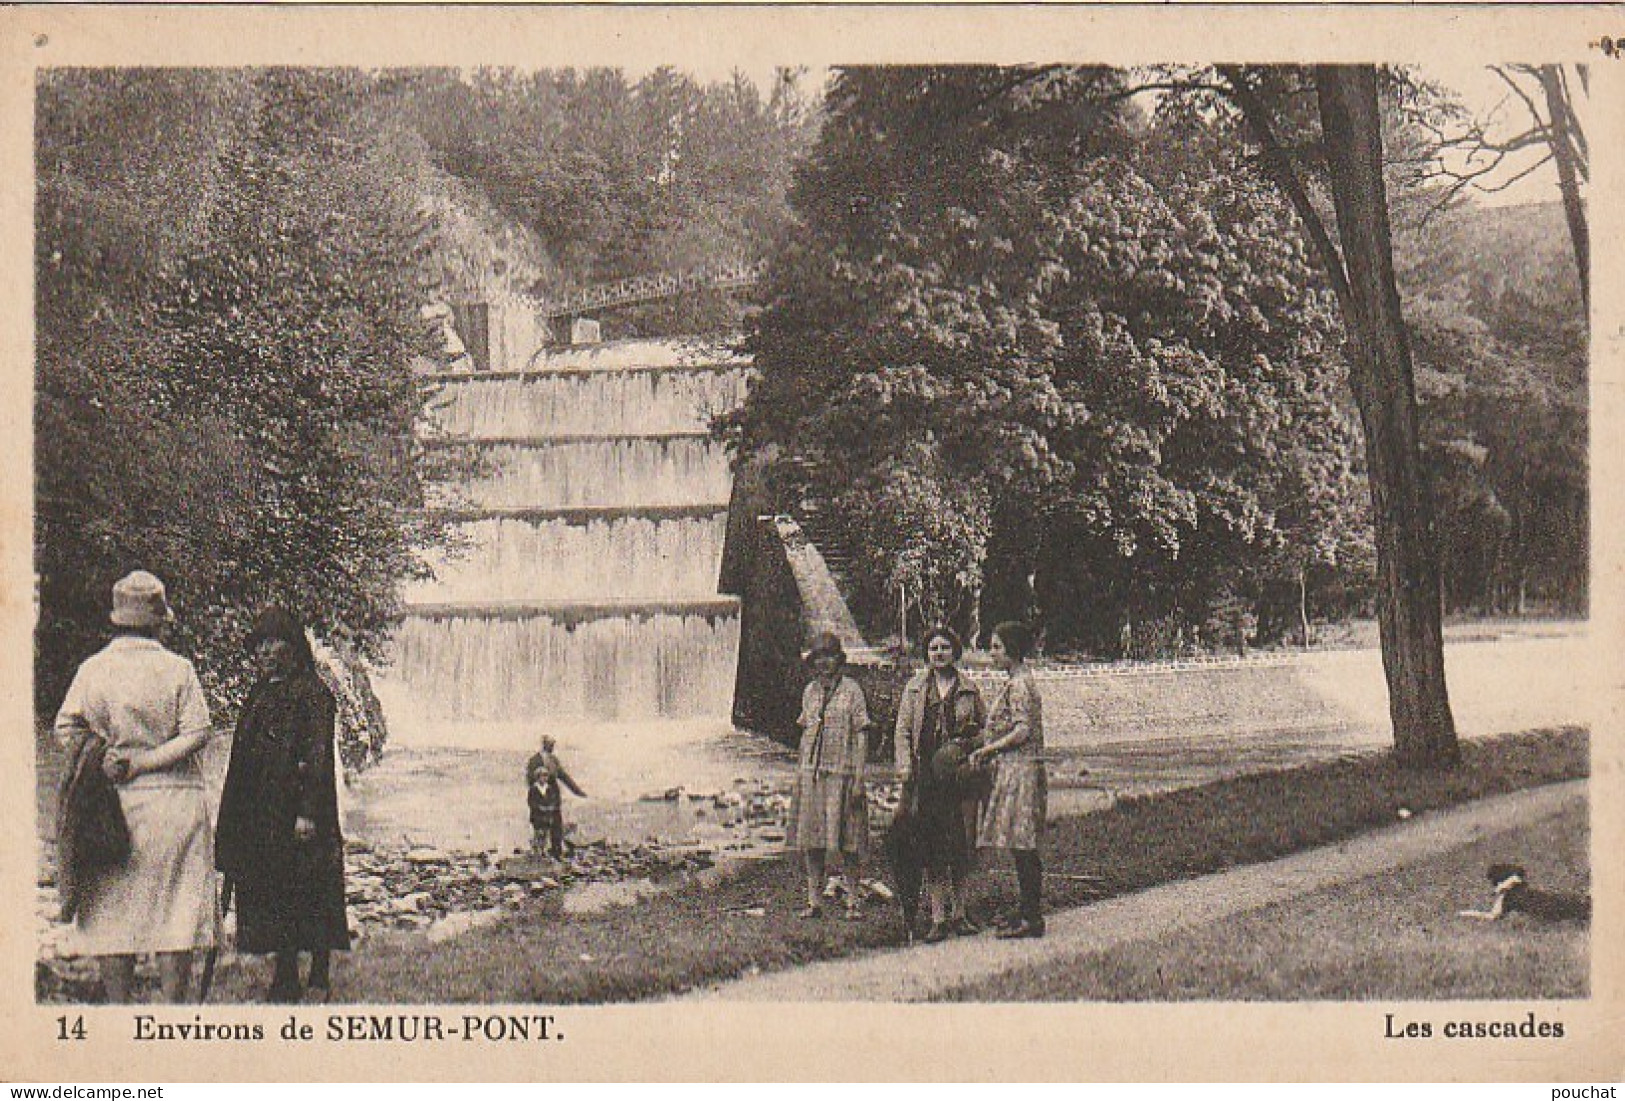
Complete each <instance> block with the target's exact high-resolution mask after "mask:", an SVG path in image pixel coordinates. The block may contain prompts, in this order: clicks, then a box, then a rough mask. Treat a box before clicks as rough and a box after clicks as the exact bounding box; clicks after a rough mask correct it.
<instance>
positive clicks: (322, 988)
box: [215, 608, 350, 1002]
mask: <svg viewBox="0 0 1625 1101" xmlns="http://www.w3.org/2000/svg"><path fill="white" fill-rule="evenodd" d="M248 650H249V653H250V654H251V655H252V656H253V659H254V663H255V665H256V666H257V671H258V673H259V679H258V680H257V682H256V683H255V685H254V687H253V689H252V690H251V691H250V692H249V694H248V699H247V701H246V702H245V703H244V704H243V711H242V716H241V717H240V718H239V719H238V721H237V734H236V738H235V739H234V740H233V742H232V747H231V765H230V768H229V770H228V771H227V773H226V784H225V790H224V792H223V793H222V795H221V799H220V822H219V827H218V829H217V830H216V848H215V865H216V867H218V868H219V869H220V871H222V872H224V873H225V874H226V877H227V884H228V889H234V890H235V892H236V896H237V948H238V950H239V951H243V952H255V953H274V954H275V956H276V969H275V972H274V975H273V977H272V980H271V988H270V991H269V996H270V999H271V1000H272V1001H282V1002H296V1001H299V1000H300V998H301V989H300V982H299V953H300V952H301V951H305V952H309V953H310V975H309V979H308V986H309V989H310V993H311V995H312V997H313V998H315V999H317V1000H326V998H327V997H328V988H329V978H328V953H329V952H330V951H332V950H333V949H340V950H343V949H347V948H349V947H350V933H349V926H348V922H347V920H346V918H345V912H344V839H343V837H342V836H340V833H339V817H338V789H337V785H336V783H335V781H334V772H333V738H334V713H335V707H334V703H333V694H332V692H330V691H329V690H328V688H327V685H326V684H324V683H323V682H322V679H321V677H320V676H319V675H318V674H317V672H316V663H315V659H314V658H313V656H312V654H311V651H310V643H309V642H308V641H307V640H306V639H305V631H304V628H303V627H302V626H301V625H300V623H299V621H298V620H296V619H295V618H294V617H293V616H292V615H291V614H289V613H288V612H286V611H283V610H282V609H280V608H272V609H270V610H268V611H266V612H265V613H263V614H262V615H261V616H260V618H259V620H258V621H257V622H256V623H255V625H254V630H253V632H252V633H251V634H250V635H249V636H248Z"/></svg>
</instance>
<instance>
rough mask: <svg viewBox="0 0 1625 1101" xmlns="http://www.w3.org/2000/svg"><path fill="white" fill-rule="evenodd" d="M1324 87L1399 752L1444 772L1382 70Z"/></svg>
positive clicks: (1327, 72) (1429, 542) (1428, 533)
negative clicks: (1385, 175) (1386, 174)
mask: <svg viewBox="0 0 1625 1101" xmlns="http://www.w3.org/2000/svg"><path fill="white" fill-rule="evenodd" d="M1315 86H1316V91H1317V94H1318V98H1319V105H1320V119H1321V130H1322V134H1323V138H1324V141H1325V148H1326V158H1327V162H1328V167H1329V169H1330V173H1331V187H1332V200H1333V203H1334V205H1335V207H1336V210H1337V233H1338V238H1339V240H1340V241H1341V244H1342V254H1343V261H1344V266H1345V270H1346V272H1347V279H1348V283H1347V288H1346V295H1345V298H1346V301H1345V308H1344V311H1343V312H1344V315H1345V317H1344V321H1345V325H1346V328H1347V330H1348V348H1349V364H1350V382H1351V384H1352V386H1353V390H1354V397H1355V401H1356V402H1357V403H1358V405H1359V408H1360V421H1361V424H1362V425H1363V427H1364V430H1365V444H1366V465H1367V468H1368V472H1369V480H1370V483H1371V502H1372V510H1373V515H1374V518H1375V523H1376V536H1377V580H1378V586H1379V588H1378V601H1377V612H1378V627H1379V631H1380V635H1381V640H1382V663H1383V669H1384V671H1385V672H1386V674H1387V678H1388V711H1389V715H1390V716H1391V717H1392V719H1393V724H1394V746H1395V749H1396V752H1397V754H1398V756H1399V758H1400V760H1402V761H1404V762H1406V763H1408V764H1412V765H1423V766H1438V765H1446V764H1450V763H1453V762H1454V761H1455V760H1456V759H1457V756H1458V753H1459V750H1458V747H1457V743H1456V729H1455V723H1454V721H1453V720H1452V718H1451V715H1450V700H1449V697H1448V696H1447V694H1446V692H1445V680H1444V638H1443V633H1442V630H1441V625H1440V609H1439V595H1440V588H1439V565H1438V552H1437V544H1436V541H1435V540H1434V537H1433V519H1432V517H1433V509H1432V502H1431V500H1430V498H1429V494H1428V488H1427V483H1426V477H1425V473H1424V470H1423V467H1422V456H1421V450H1420V448H1419V446H1418V444H1417V427H1416V390H1415V383H1414V381H1413V378H1412V369H1411V352H1410V344H1409V341H1408V339H1407V337H1406V333H1405V325H1404V320H1403V318H1402V316H1401V314H1400V307H1399V292H1398V289H1397V288H1396V286H1395V282H1394V267H1393V246H1392V241H1391V240H1390V236H1389V225H1388V198H1387V192H1386V189H1385V188H1384V186H1383V179H1382V157H1383V154H1382V127H1381V117H1380V114H1379V111H1378V105H1377V72H1376V69H1375V68H1374V67H1372V66H1370V65H1329V66H1319V67H1317V68H1316V70H1315Z"/></svg>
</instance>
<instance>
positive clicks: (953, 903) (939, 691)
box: [894, 626, 987, 943]
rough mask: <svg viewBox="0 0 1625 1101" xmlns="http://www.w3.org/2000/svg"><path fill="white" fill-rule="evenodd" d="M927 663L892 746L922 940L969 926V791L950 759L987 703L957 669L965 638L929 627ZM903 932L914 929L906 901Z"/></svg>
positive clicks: (967, 743) (965, 751) (969, 745)
mask: <svg viewBox="0 0 1625 1101" xmlns="http://www.w3.org/2000/svg"><path fill="white" fill-rule="evenodd" d="M923 644H924V648H925V657H926V666H925V668H923V669H921V670H920V671H919V672H918V673H916V674H914V676H913V677H912V678H910V679H909V682H908V684H907V685H905V686H904V688H903V696H902V699H901V700H900V701H899V702H898V705H897V728H896V740H895V743H894V748H895V752H896V760H897V778H898V780H899V781H900V782H901V783H902V785H903V795H902V806H901V808H900V809H901V810H902V813H904V814H908V815H913V816H914V818H915V822H916V824H917V827H916V828H917V829H918V837H919V840H920V842H921V851H920V852H919V854H918V855H919V858H920V860H921V863H922V864H923V869H924V872H925V881H926V889H927V898H928V900H929V902H930V906H931V929H930V931H929V932H927V933H926V935H925V939H926V941H927V943H935V942H937V941H940V940H943V939H945V938H946V937H947V936H948V935H949V934H951V933H964V934H970V933H976V932H979V931H980V930H979V929H978V927H977V925H976V923H975V922H974V921H972V920H971V917H970V914H969V913H968V912H967V910H966V907H965V881H966V878H967V877H968V876H969V875H970V870H971V859H972V853H973V852H974V842H975V832H976V805H977V799H976V794H975V792H974V791H973V790H971V789H969V788H968V787H967V786H966V784H965V783H964V782H963V778H962V777H961V775H960V773H961V771H962V770H961V769H959V768H957V767H954V762H955V761H956V760H964V759H965V757H967V756H968V755H969V753H970V751H971V750H972V749H974V748H975V747H976V745H977V744H978V739H979V738H980V737H981V734H982V723H983V721H984V720H985V719H986V717H987V709H986V708H985V707H984V706H983V704H982V694H981V693H980V692H978V691H977V690H976V686H975V685H974V684H972V683H971V682H970V681H969V679H967V678H966V677H965V676H964V674H963V673H962V672H961V671H960V669H959V665H958V662H959V660H960V658H961V657H963V656H964V653H965V646H964V644H963V643H962V642H960V640H959V635H957V634H956V633H955V632H954V631H953V630H952V628H949V627H942V626H939V627H933V628H931V629H930V630H929V631H927V632H926V633H925V639H924V640H923ZM904 921H905V923H906V924H907V925H908V929H907V935H908V937H909V939H910V940H912V939H913V936H914V927H913V925H914V923H913V917H912V914H910V913H909V912H908V911H907V910H906V909H905V913H904Z"/></svg>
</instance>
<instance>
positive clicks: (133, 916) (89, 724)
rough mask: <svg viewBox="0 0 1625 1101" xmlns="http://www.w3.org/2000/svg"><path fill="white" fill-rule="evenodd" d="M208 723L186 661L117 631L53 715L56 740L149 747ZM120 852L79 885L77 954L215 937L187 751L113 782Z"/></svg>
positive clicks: (202, 809) (177, 948)
mask: <svg viewBox="0 0 1625 1101" xmlns="http://www.w3.org/2000/svg"><path fill="white" fill-rule="evenodd" d="M209 729H210V725H209V709H208V705H207V704H206V703H205V702H204V699H203V687H202V685H201V684H199V683H198V678H197V672H196V671H195V670H194V669H193V668H192V663H191V662H189V661H187V660H186V659H185V658H183V657H180V656H179V655H177V654H172V653H170V652H169V651H168V650H166V649H164V647H163V645H162V644H160V643H159V642H157V641H156V640H153V639H148V638H142V637H138V636H132V635H121V636H119V637H118V638H115V639H114V640H113V641H112V642H110V643H108V644H107V646H106V647H105V648H104V649H103V650H101V652H99V653H97V654H94V655H92V656H91V657H90V658H88V659H87V660H86V661H85V663H84V664H83V665H81V666H80V667H79V671H78V672H77V673H76V674H75V675H74V678H73V683H72V684H71V685H70V686H69V688H68V694H67V696H66V697H65V698H64V699H63V701H62V708H61V710H60V711H59V712H58V713H57V717H56V724H55V730H56V735H57V737H58V738H59V739H60V740H62V741H63V742H67V741H69V740H71V739H72V737H73V736H74V734H75V733H77V732H81V731H89V732H91V733H94V734H96V735H97V736H98V737H100V738H102V739H103V740H104V741H106V742H107V744H108V747H109V748H110V749H123V750H130V751H133V752H140V751H143V750H148V749H153V748H156V747H157V746H160V745H162V744H164V743H165V742H167V741H169V740H170V739H172V738H179V737H186V736H188V735H192V734H196V733H199V732H201V731H207V730H209ZM118 795H119V804H120V806H121V807H122V808H123V810H124V819H125V822H126V823H127V824H128V825H129V829H130V858H129V859H128V860H127V861H126V862H125V863H124V864H123V865H121V866H119V867H117V868H111V869H108V870H106V871H103V872H100V873H98V874H96V875H95V876H93V877H91V879H90V880H89V882H87V883H86V884H85V885H84V887H83V894H82V896H81V902H80V904H79V909H78V916H77V921H76V929H75V932H74V935H73V936H72V937H70V938H69V942H68V945H69V948H70V950H72V951H75V952H77V953H78V954H81V955H87V956H115V955H131V954H136V953H142V952H184V951H189V950H191V949H194V948H206V947H208V946H209V945H211V944H213V943H214V940H215V926H216V914H215V877H214V831H213V828H212V827H211V825H210V823H209V809H208V805H207V801H206V799H205V791H204V779H203V770H202V768H201V767H200V766H199V763H198V759H197V755H196V754H194V755H193V756H191V757H188V758H187V759H186V760H184V761H181V762H179V763H178V764H176V765H174V766H172V767H171V768H169V769H166V770H164V771H162V772H149V773H146V774H144V775H141V776H137V777H136V778H135V779H133V780H131V781H129V782H128V783H125V784H121V785H119V788H118Z"/></svg>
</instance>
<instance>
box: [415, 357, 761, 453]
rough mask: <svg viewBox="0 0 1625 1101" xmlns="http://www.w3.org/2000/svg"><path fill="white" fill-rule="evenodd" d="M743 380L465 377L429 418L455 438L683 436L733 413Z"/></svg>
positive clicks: (652, 373)
mask: <svg viewBox="0 0 1625 1101" xmlns="http://www.w3.org/2000/svg"><path fill="white" fill-rule="evenodd" d="M744 378H745V373H744V371H742V370H740V369H739V368H738V367H737V366H733V367H724V368H715V367H704V368H683V367H667V368H659V369H654V368H646V369H642V370H623V371H607V370H595V371H591V372H589V371H585V370H582V369H574V370H569V371H562V370H549V371H546V372H538V373H531V374H522V375H514V374H511V373H504V374H499V375H498V374H486V375H466V376H462V378H461V379H460V380H459V382H458V383H457V384H456V385H448V386H447V387H445V389H444V390H443V391H442V392H441V393H440V394H439V395H438V396H437V397H436V399H435V400H434V401H433V402H432V403H431V405H430V407H429V410H428V416H429V420H430V423H431V424H432V425H433V426H434V428H436V429H438V430H439V431H441V432H444V433H445V434H446V435H448V436H453V437H457V436H464V437H467V436H485V437H493V438H501V439H515V438H524V437H527V436H533V435H537V434H550V435H566V434H568V435H580V436H592V435H611V434H615V435H648V434H653V433H666V432H685V431H692V430H693V429H694V427H695V425H696V424H701V425H703V424H704V423H706V421H708V420H709V419H710V417H711V416H713V415H715V414H717V413H724V412H727V411H728V410H730V409H733V408H736V407H737V406H738V405H739V403H740V402H741V401H743V400H744V398H745V381H744Z"/></svg>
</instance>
